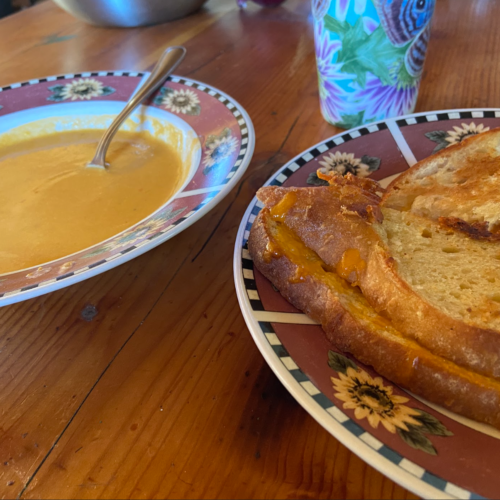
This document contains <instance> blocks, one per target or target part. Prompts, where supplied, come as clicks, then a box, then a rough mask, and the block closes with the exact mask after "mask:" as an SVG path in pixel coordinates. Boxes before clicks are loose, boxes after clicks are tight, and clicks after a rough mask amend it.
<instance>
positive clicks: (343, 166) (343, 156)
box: [318, 151, 370, 177]
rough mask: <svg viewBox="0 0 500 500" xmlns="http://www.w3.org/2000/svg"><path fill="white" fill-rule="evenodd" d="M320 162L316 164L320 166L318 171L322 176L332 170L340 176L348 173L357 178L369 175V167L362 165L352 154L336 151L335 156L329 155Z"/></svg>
mask: <svg viewBox="0 0 500 500" xmlns="http://www.w3.org/2000/svg"><path fill="white" fill-rule="evenodd" d="M322 160H323V161H320V162H318V163H319V164H320V165H322V168H320V171H321V172H323V173H324V174H328V173H329V172H331V171H332V170H335V171H336V172H338V173H339V174H341V175H345V174H347V173H348V172H350V173H351V174H354V175H357V176H358V177H366V176H368V175H370V167H369V166H368V165H366V164H365V163H363V162H362V161H361V159H360V158H355V157H354V154H352V153H341V152H340V151H336V152H335V154H333V153H329V154H328V155H325V156H323V158H322Z"/></svg>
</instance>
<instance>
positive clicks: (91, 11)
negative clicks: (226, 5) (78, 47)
mask: <svg viewBox="0 0 500 500" xmlns="http://www.w3.org/2000/svg"><path fill="white" fill-rule="evenodd" d="M206 1H207V0H54V2H55V3H56V4H57V5H59V7H61V8H62V9H64V10H65V11H66V12H69V13H70V14H71V15H73V16H75V17H77V18H78V19H81V20H82V21H85V22H87V23H90V24H95V25H96V26H113V27H120V28H133V27H136V26H148V25H152V24H159V23H165V22H167V21H173V20H174V19H179V18H181V17H184V16H187V15H188V14H191V13H192V12H194V11H195V10H197V9H199V8H200V7H201V6H202V5H203V4H204V3H205V2H206Z"/></svg>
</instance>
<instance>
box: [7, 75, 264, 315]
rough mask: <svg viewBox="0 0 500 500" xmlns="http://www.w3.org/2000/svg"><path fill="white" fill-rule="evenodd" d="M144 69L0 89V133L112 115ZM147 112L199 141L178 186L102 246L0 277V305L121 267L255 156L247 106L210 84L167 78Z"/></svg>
mask: <svg viewBox="0 0 500 500" xmlns="http://www.w3.org/2000/svg"><path fill="white" fill-rule="evenodd" d="M147 76H148V74H146V73H138V72H126V71H102V72H95V73H81V74H71V75H61V76H52V77H48V78H41V79H38V80H30V81H29V82H22V83H16V84H13V85H9V86H7V87H3V88H0V133H2V132H6V131H8V130H10V129H12V128H13V127H16V126H19V125H22V124H25V123H30V122H32V121H35V120H39V119H44V118H48V117H65V119H66V123H67V122H68V119H69V121H70V122H71V119H72V118H73V117H74V118H75V120H76V119H80V117H81V116H82V115H88V116H91V115H92V116H94V115H95V116H97V115H103V114H111V115H115V114H117V113H118V112H119V111H120V110H121V109H122V107H123V104H124V102H125V101H127V100H128V99H129V97H130V95H131V94H132V93H133V92H134V91H135V89H136V88H137V87H138V86H139V84H140V83H141V81H142V80H143V79H145V78H146V77H147ZM143 109H145V110H146V111H145V113H146V114H147V115H148V116H153V117H154V118H156V119H158V120H160V121H161V120H164V121H166V122H168V123H173V124H174V125H175V126H176V127H177V128H179V129H181V130H182V131H183V133H184V134H185V137H187V136H188V135H190V137H191V138H192V140H194V141H196V143H197V148H195V149H196V153H195V154H193V156H192V158H191V159H190V162H191V163H190V170H189V174H188V175H187V178H186V181H185V182H184V185H183V187H182V189H181V190H179V191H178V192H177V194H176V195H175V196H174V197H173V198H172V199H170V200H169V202H168V203H167V204H166V205H164V206H163V207H161V208H160V209H159V210H157V211H156V212H154V213H153V214H151V215H150V216H149V217H147V218H146V219H144V220H142V221H140V222H139V223H137V224H136V225H134V226H132V227H130V228H129V229H127V230H126V231H124V232H122V233H120V234H117V235H116V236H114V237H113V238H110V239H108V240H106V241H104V242H102V243H99V244H97V245H94V246H93V247H91V248H87V249H85V250H83V251H81V252H78V253H76V254H73V255H70V256H67V257H64V258H61V259H58V260H56V261H52V262H49V263H47V264H43V265H40V266H36V267H34V268H30V269H24V270H22V271H17V272H13V273H9V274H4V275H0V305H6V304H10V303H13V302H17V301H20V300H24V299H28V298H31V297H34V296H37V295H41V294H44V293H47V292H50V291H53V290H56V289H58V288H62V287H65V286H68V285H70V284H73V283H76V282H78V281H82V280H84V279H87V278H90V277H91V276H95V275H96V274H99V273H102V272H104V271H107V270H108V269H111V268H113V267H115V266H117V265H119V264H122V263H124V262H126V261H128V260H130V259H133V258H134V257H137V256H139V255H141V254H143V253H144V252H146V251H148V250H151V249H152V248H154V247H155V246H157V245H159V244H160V243H163V242H164V241H166V240H168V239H169V238H171V237H172V236H174V235H176V234H178V233H180V232H181V231H182V230H184V229H186V228H187V227H189V226H190V225H191V224H193V222H195V221H197V220H198V219H199V218H200V217H202V216H203V215H205V214H206V213H207V212H208V211H210V210H211V209H212V208H213V207H214V206H215V205H217V203H219V202H220V201H221V200H222V199H223V198H224V197H225V196H226V194H227V193H228V192H229V191H230V190H231V189H232V188H233V187H234V185H235V184H236V183H237V182H238V180H239V179H240V178H241V176H242V175H243V173H244V171H245V170H246V168H247V167H248V164H249V163H250V159H251V157H252V153H253V149H254V144H255V135H254V131H253V126H252V122H251V120H250V118H249V116H248V114H247V113H246V112H245V110H244V109H243V108H242V107H241V106H240V105H239V104H238V103H237V102H236V101H235V100H234V99H232V98H231V97H229V96H228V95H226V94H224V93H223V92H221V91H220V90H217V89H215V88H213V87H211V86H209V85H206V84H203V83H200V82H197V81H194V80H188V79H185V78H180V77H177V76H171V77H169V79H168V81H167V82H166V84H165V85H164V86H163V87H162V88H161V89H160V90H159V91H158V92H157V93H156V94H155V95H154V96H153V98H152V99H151V101H150V102H149V104H148V106H145V107H144V108H143Z"/></svg>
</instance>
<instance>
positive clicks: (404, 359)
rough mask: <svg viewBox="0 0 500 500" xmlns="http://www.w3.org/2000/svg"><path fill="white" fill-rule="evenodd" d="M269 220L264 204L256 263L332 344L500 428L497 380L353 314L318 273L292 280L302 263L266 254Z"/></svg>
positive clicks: (257, 225)
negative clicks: (470, 369)
mask: <svg viewBox="0 0 500 500" xmlns="http://www.w3.org/2000/svg"><path fill="white" fill-rule="evenodd" d="M271 223H272V222H271ZM269 225H270V218H269V212H268V210H266V209H264V210H262V211H261V212H260V214H259V215H258V216H257V218H256V220H255V221H254V223H253V226H252V229H251V231H250V237H249V241H248V247H249V252H250V255H251V256H252V259H253V261H254V264H255V266H256V267H257V268H258V269H259V270H260V271H261V272H262V273H263V274H264V276H266V277H267V278H268V279H269V280H270V281H271V282H272V283H273V284H274V285H275V286H276V288H278V290H279V291H280V293H281V294H282V295H283V296H284V297H285V298H286V299H287V300H288V301H289V302H291V303H292V304H293V305H294V306H295V307H297V308H298V309H300V310H302V311H304V312H305V313H306V314H308V315H309V316H310V317H311V318H313V319H315V320H316V321H318V322H320V323H321V325H322V327H323V329H324V331H325V333H326V336H327V338H328V339H329V340H330V341H331V342H332V343H333V344H335V345H336V346H337V347H338V348H339V349H340V350H342V351H344V352H349V353H351V354H352V355H354V356H355V357H356V359H358V360H359V361H360V362H362V363H364V364H367V365H371V366H373V367H374V369H375V370H376V371H377V372H378V373H379V374H380V375H382V376H384V377H386V378H387V379H389V380H391V381H393V382H394V383H396V384H398V385H401V386H402V387H404V388H406V389H408V390H410V391H412V392H414V393H415V394H417V395H419V396H422V397H424V398H426V399H428V400H429V401H431V402H434V403H437V404H440V405H443V406H445V407H447V408H449V409H450V410H451V411H454V412H457V413H459V414H461V415H464V416H466V417H469V418H472V419H474V420H477V421H480V422H485V423H487V424H490V425H493V426H495V427H496V428H499V429H500V383H499V382H497V381H496V380H493V379H491V378H488V377H484V376H481V375H477V374H476V373H473V372H471V371H469V370H466V369H464V368H462V367H460V366H457V365H456V364H454V363H452V362H450V361H447V360H443V359H442V358H440V357H439V356H436V355H435V354H433V353H431V352H430V351H429V350H427V349H425V348H423V347H421V346H420V345H419V344H417V343H416V342H415V341H413V340H410V339H407V338H405V337H404V336H402V335H401V334H400V333H399V332H398V331H397V330H395V329H394V328H392V327H390V326H389V327H380V326H379V325H377V324H376V322H373V321H372V320H371V319H370V317H368V316H363V315H357V314H356V313H353V311H352V309H350V308H349V306H348V305H347V306H346V301H345V300H342V299H343V297H342V296H340V295H339V293H338V292H336V291H335V290H333V289H332V287H330V286H328V285H327V284H326V283H325V282H323V281H322V280H319V279H318V278H316V277H315V276H312V275H308V276H307V277H306V278H305V279H304V280H303V281H301V282H297V281H296V280H294V279H293V278H294V276H296V274H297V268H298V266H297V265H295V264H294V263H293V262H292V261H291V260H290V259H289V258H288V256H287V255H286V249H284V251H283V253H282V254H281V255H279V256H274V257H273V258H271V259H269V258H266V257H265V256H266V255H267V253H268V252H267V249H268V247H269V244H270V242H271V240H272V239H273V236H272V230H271V229H270V227H269ZM273 244H275V243H273Z"/></svg>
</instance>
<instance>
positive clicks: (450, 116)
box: [396, 110, 500, 127]
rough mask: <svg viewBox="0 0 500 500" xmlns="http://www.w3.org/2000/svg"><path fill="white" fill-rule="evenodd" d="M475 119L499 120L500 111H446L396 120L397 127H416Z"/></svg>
mask: <svg viewBox="0 0 500 500" xmlns="http://www.w3.org/2000/svg"><path fill="white" fill-rule="evenodd" d="M477 118H500V111H494V110H484V111H481V110H473V111H446V112H441V113H439V112H436V113H428V114H425V115H419V116H410V117H407V118H401V119H399V120H396V123H397V125H398V126H399V127H406V126H408V125H416V124H418V123H428V122H439V121H448V120H471V119H477Z"/></svg>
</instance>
